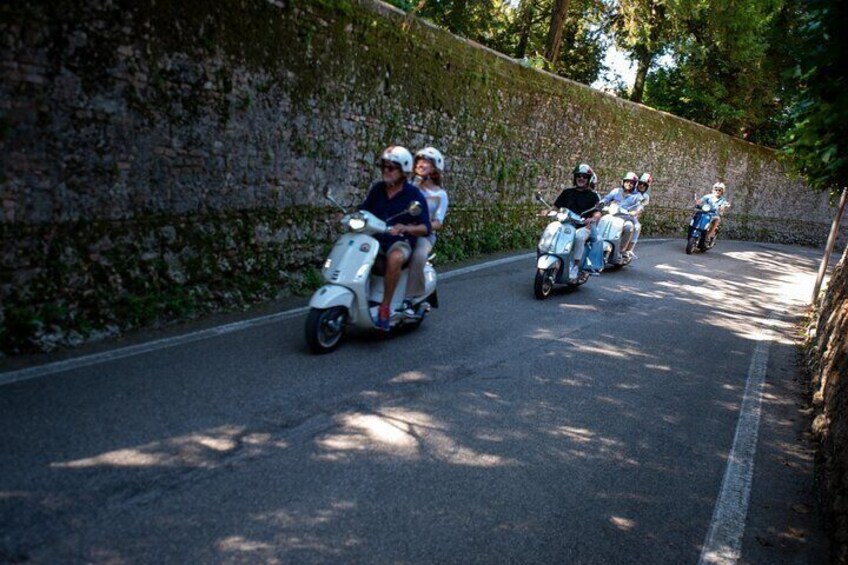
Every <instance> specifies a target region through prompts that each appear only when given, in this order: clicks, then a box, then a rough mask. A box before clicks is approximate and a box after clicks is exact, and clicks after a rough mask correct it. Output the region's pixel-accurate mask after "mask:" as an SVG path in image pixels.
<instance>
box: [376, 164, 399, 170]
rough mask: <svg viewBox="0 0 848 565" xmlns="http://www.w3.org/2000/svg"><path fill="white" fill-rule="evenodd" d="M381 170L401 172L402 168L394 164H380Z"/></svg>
mask: <svg viewBox="0 0 848 565" xmlns="http://www.w3.org/2000/svg"><path fill="white" fill-rule="evenodd" d="M380 169H382V170H384V171H399V170H400V167H398V166H397V165H395V164H394V163H380Z"/></svg>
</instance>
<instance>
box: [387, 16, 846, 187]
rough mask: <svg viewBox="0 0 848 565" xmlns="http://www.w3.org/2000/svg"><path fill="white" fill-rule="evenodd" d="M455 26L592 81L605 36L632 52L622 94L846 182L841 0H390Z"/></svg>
mask: <svg viewBox="0 0 848 565" xmlns="http://www.w3.org/2000/svg"><path fill="white" fill-rule="evenodd" d="M390 1H391V3H393V4H395V5H396V6H398V7H400V8H402V9H404V10H408V11H410V12H413V13H415V14H416V15H418V16H420V17H423V18H426V19H429V20H431V21H432V22H434V23H435V24H437V25H439V26H441V27H444V28H445V29H448V30H450V31H451V32H453V33H456V34H458V35H462V36H464V37H467V38H469V39H473V40H475V41H477V42H479V43H482V44H483V45H486V46H488V47H491V48H493V49H496V50H498V51H501V52H502V53H505V54H507V55H510V56H512V57H515V58H516V59H520V60H524V61H525V62H526V63H528V64H530V65H533V66H537V67H540V68H545V69H547V70H549V71H551V72H554V73H556V74H559V75H561V76H564V77H568V78H571V79H573V80H576V81H579V82H583V83H585V84H592V83H593V82H595V81H597V80H598V79H599V78H605V79H606V80H607V82H610V78H612V81H613V82H615V81H616V77H615V76H614V74H613V72H612V70H611V69H609V68H608V67H607V66H606V65H605V63H604V58H605V55H606V53H607V51H608V49H609V48H610V46H611V45H614V46H615V47H616V48H617V49H618V50H619V51H621V52H623V53H624V54H625V55H626V56H627V57H629V58H630V60H631V61H633V62H634V63H636V79H635V82H634V84H633V85H632V87H630V88H627V87H626V85H623V84H621V81H620V79H619V81H618V82H619V85H618V88H616V90H617V93H618V95H620V96H627V97H629V98H630V99H631V100H633V101H635V102H641V103H643V104H646V105H648V106H651V107H654V108H657V109H661V110H665V111H667V112H670V113H673V114H676V115H678V116H681V117H684V118H687V119H690V120H693V121H696V122H698V123H701V124H704V125H706V126H709V127H713V128H716V129H719V130H721V131H723V132H725V133H728V134H730V135H733V136H736V137H740V138H743V139H747V140H749V141H752V142H755V143H760V144H764V145H769V146H772V147H783V150H784V152H785V154H786V155H787V156H789V157H791V159H792V162H793V164H794V165H795V166H796V167H797V168H798V170H799V171H800V172H802V174H804V176H805V177H806V178H807V180H808V181H809V182H810V185H811V186H813V187H814V188H817V189H825V188H827V187H832V186H836V185H838V184H840V183H842V184H844V179H845V173H846V170H845V169H846V167H847V166H848V161H846V157H845V129H846V124H848V119H846V118H848V116H846V112H848V100H846V94H845V86H846V85H845V73H844V70H843V69H845V68H848V62H846V57H845V47H844V42H843V43H840V42H839V38H840V34H839V32H840V30H838V29H836V26H837V25H839V24H840V23H841V22H844V21H848V19H846V7H845V2H841V3H840V1H839V0H723V1H721V2H717V1H711V0H512V1H509V0H476V1H473V2H472V1H469V0H390Z"/></svg>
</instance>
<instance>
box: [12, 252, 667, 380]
mask: <svg viewBox="0 0 848 565" xmlns="http://www.w3.org/2000/svg"><path fill="white" fill-rule="evenodd" d="M664 241H671V240H670V239H645V240H643V241H642V243H650V242H654V243H661V242H664ZM535 256H536V253H535V252H533V253H523V254H521V255H513V256H511V257H504V258H501V259H495V260H494V261H486V262H485V263H479V264H477V265H470V266H468V267H462V268H460V269H454V270H453V271H448V272H446V273H443V274H441V275H439V279H440V280H450V279H452V278H454V277H458V276H461V275H466V274H468V273H473V272H476V271H482V270H483V269H488V268H491V267H497V266H499V265H506V264H508V263H514V262H516V261H521V260H524V259H529V258H531V257H535ZM308 311H309V307H308V306H302V307H300V308H294V309H292V310H286V311H285V312H277V313H276V314H269V315H267V316H260V317H258V318H251V319H249V320H242V321H240V322H233V323H231V324H224V325H223V326H217V327H214V328H208V329H205V330H199V331H195V332H191V333H187V334H183V335H179V336H175V337H167V338H163V339H157V340H154V341H149V342H147V343H140V344H138V345H129V346H127V347H121V348H118V349H112V350H110V351H104V352H103V353H93V354H91V355H83V356H81V357H75V358H73V359H67V360H65V361H55V362H53V363H46V364H44V365H38V366H36V367H28V368H26V369H18V370H15V371H6V372H2V373H0V386H3V385H7V384H12V383H17V382H21V381H26V380H30V379H36V378H39V377H44V376H47V375H52V374H55V373H63V372H65V371H71V370H73V369H79V368H82V367H89V366H91V365H97V364H98V363H105V362H108V361H115V360H117V359H124V358H126V357H132V356H134V355H141V354H144V353H150V352H152V351H158V350H160V349H168V348H170V347H176V346H178V345H183V344H186V343H193V342H195V341H202V340H204V339H209V338H212V337H216V336H219V335H224V334H228V333H233V332H238V331H241V330H245V329H248V328H255V327H259V326H264V325H266V324H271V323H273V322H279V321H282V320H287V319H289V318H294V317H297V316H300V315H301V314H305V313H306V312H308Z"/></svg>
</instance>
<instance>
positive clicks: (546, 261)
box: [536, 254, 560, 271]
mask: <svg viewBox="0 0 848 565" xmlns="http://www.w3.org/2000/svg"><path fill="white" fill-rule="evenodd" d="M559 262H560V259H559V257H557V256H555V255H548V254H545V255H540V256H539V258H538V259H536V268H537V269H541V270H543V271H544V270H546V269H548V268H550V267H553V266H554V265H556V264H557V263H559Z"/></svg>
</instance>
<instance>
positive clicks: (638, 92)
mask: <svg viewBox="0 0 848 565" xmlns="http://www.w3.org/2000/svg"><path fill="white" fill-rule="evenodd" d="M653 58H654V55H653V53H651V52H650V51H648V50H647V49H645V50H644V52H643V53H642V54H641V55H640V56H639V58H638V65H637V67H636V82H634V83H633V94H631V95H630V100H632V101H633V102H639V103H641V102H642V96H643V95H644V94H645V79H647V78H648V69H650V68H651V61H652V60H653Z"/></svg>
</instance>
